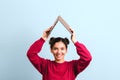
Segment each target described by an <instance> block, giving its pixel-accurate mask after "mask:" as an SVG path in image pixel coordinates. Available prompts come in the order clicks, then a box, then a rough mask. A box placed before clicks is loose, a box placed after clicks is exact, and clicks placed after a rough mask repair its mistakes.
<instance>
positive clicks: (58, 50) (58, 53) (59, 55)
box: [51, 41, 67, 63]
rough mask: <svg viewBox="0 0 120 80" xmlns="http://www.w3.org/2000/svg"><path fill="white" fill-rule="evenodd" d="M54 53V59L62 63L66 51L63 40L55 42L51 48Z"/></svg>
mask: <svg viewBox="0 0 120 80" xmlns="http://www.w3.org/2000/svg"><path fill="white" fill-rule="evenodd" d="M51 52H52V53H53V55H54V58H55V61H56V62H59V63H62V62H64V56H65V54H66V53H67V48H66V46H65V44H64V43H63V42H61V41H60V42H56V43H55V44H54V46H53V47H52V49H51Z"/></svg>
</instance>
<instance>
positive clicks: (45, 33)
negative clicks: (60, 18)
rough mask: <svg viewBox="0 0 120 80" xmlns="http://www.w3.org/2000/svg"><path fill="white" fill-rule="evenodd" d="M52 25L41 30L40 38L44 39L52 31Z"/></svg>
mask: <svg viewBox="0 0 120 80" xmlns="http://www.w3.org/2000/svg"><path fill="white" fill-rule="evenodd" d="M52 28H53V26H51V27H49V28H48V29H46V30H45V31H44V32H43V35H42V38H43V39H44V40H45V41H46V40H47V39H48V37H49V35H50V33H51V31H52Z"/></svg>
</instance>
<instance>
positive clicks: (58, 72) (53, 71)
mask: <svg viewBox="0 0 120 80" xmlns="http://www.w3.org/2000/svg"><path fill="white" fill-rule="evenodd" d="M44 42H45V40H44V39H42V38H40V39H39V40H37V41H36V42H34V43H33V44H32V45H31V47H30V48H29V50H28V52H27V57H28V59H29V60H30V62H31V63H32V64H33V66H34V67H35V68H36V69H37V70H38V71H39V72H40V73H41V74H42V76H43V78H42V79H43V80H75V78H76V76H77V75H78V74H79V73H80V72H82V71H83V70H84V69H85V68H86V67H87V66H88V64H89V63H90V61H91V59H92V57H91V55H90V53H89V51H88V50H87V48H86V47H85V46H84V45H83V44H82V43H79V42H78V41H77V42H76V43H75V44H74V45H75V47H76V50H77V54H78V55H79V56H80V58H79V59H78V60H72V61H65V62H64V63H56V62H55V61H51V60H48V59H44V58H41V57H40V56H38V53H39V52H40V51H41V49H42V46H43V44H44Z"/></svg>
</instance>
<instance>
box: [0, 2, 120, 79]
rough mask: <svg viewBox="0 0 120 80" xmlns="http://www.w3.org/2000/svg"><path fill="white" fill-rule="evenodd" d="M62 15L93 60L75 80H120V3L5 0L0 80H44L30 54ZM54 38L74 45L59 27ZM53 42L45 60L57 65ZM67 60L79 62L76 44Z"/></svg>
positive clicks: (0, 5) (0, 14) (0, 19)
mask: <svg viewBox="0 0 120 80" xmlns="http://www.w3.org/2000/svg"><path fill="white" fill-rule="evenodd" d="M59 15H60V16H62V17H63V19H64V20H65V21H66V22H67V23H68V24H69V25H70V26H71V28H73V29H74V30H75V32H76V36H77V40H78V41H79V42H82V43H84V44H85V45H86V47H87V48H88V49H89V51H90V52H91V55H92V57H93V59H92V62H91V64H90V65H89V66H88V67H87V68H86V69H85V70H84V71H83V72H82V73H80V74H79V75H78V76H77V78H76V80H119V79H120V75H119V73H120V69H119V68H120V62H119V61H120V58H119V57H120V35H119V34H120V1H119V0H0V80H42V75H41V74H40V73H39V72H38V71H37V70H36V69H35V68H34V67H33V66H32V65H31V63H30V62H29V60H28V58H27V57H26V52H27V50H28V49H29V47H30V45H31V44H32V43H33V42H34V41H36V40H37V39H39V38H40V37H41V35H42V33H43V31H44V30H45V29H46V28H48V27H50V26H51V25H52V24H53V23H54V21H55V19H56V18H57V16H59ZM52 36H61V37H67V38H69V40H70V34H69V32H68V31H67V30H66V29H65V28H64V26H63V25H62V24H61V23H59V22H58V24H57V25H56V27H55V28H54V29H53V31H52V33H51V35H50V37H52ZM48 40H49V39H48ZM48 40H47V41H46V43H45V44H44V46H43V48H42V51H41V55H40V56H41V57H44V58H48V59H51V60H53V56H52V54H51V53H50V49H49V44H48ZM65 59H66V60H68V61H69V60H73V59H78V55H77V53H76V50H75V46H74V45H73V43H72V42H70V45H69V47H68V54H67V55H66V57H65Z"/></svg>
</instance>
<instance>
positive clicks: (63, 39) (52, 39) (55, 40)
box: [49, 37, 69, 49]
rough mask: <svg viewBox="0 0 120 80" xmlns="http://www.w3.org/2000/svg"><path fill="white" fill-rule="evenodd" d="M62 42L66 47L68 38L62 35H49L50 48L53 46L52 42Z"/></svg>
mask: <svg viewBox="0 0 120 80" xmlns="http://www.w3.org/2000/svg"><path fill="white" fill-rule="evenodd" d="M60 41H61V42H63V43H64V44H65V47H66V48H67V45H68V44H69V40H68V38H66V37H65V38H62V37H56V38H55V37H51V38H50V40H49V44H50V48H51V49H52V47H53V46H54V44H55V43H56V42H60Z"/></svg>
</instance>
